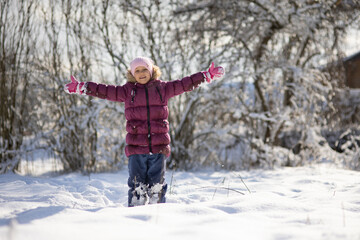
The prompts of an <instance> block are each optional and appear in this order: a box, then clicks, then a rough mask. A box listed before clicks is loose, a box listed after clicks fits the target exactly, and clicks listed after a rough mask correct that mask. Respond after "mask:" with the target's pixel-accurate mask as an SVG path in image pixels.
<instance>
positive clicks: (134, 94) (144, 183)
mask: <svg viewBox="0 0 360 240" xmlns="http://www.w3.org/2000/svg"><path fill="white" fill-rule="evenodd" d="M224 73H225V71H224V68H222V67H214V63H212V64H211V66H210V68H209V69H208V71H205V72H198V73H195V74H193V75H191V76H188V77H184V78H183V79H181V80H175V81H170V82H164V81H161V80H159V78H160V76H161V72H160V69H159V67H157V66H156V65H154V63H153V61H152V60H151V59H149V58H146V57H137V58H135V59H134V60H133V61H132V62H131V63H130V69H129V70H128V73H127V78H128V82H127V83H126V84H125V85H123V86H112V85H104V84H98V83H94V82H80V83H79V82H78V81H77V80H76V79H75V77H73V76H71V83H68V84H66V85H65V91H66V92H67V93H70V94H72V93H76V94H80V95H85V94H86V95H89V96H93V97H99V98H102V99H107V100H110V101H116V102H124V103H125V118H126V120H127V123H126V131H127V135H126V144H127V145H126V147H125V153H126V156H127V157H128V158H129V163H128V168H129V179H128V185H129V188H130V189H129V198H128V204H129V206H138V205H145V204H148V203H150V204H152V203H164V202H165V194H166V189H167V184H166V183H165V179H164V174H165V163H166V158H167V157H168V156H169V155H170V136H169V133H168V132H169V123H168V121H167V119H168V115H169V112H168V106H167V104H168V100H169V99H170V98H172V97H174V96H176V95H179V94H182V93H184V92H188V91H191V90H193V89H194V88H196V87H198V86H199V84H200V83H202V82H204V81H205V80H206V81H207V82H210V81H211V80H214V79H216V78H221V77H222V76H223V75H224Z"/></svg>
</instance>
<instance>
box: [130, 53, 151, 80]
mask: <svg viewBox="0 0 360 240" xmlns="http://www.w3.org/2000/svg"><path fill="white" fill-rule="evenodd" d="M153 64H154V62H153V61H152V60H151V59H150V58H147V57H137V58H135V59H134V60H132V61H131V63H130V68H131V74H132V75H133V76H134V73H135V69H136V68H137V67H139V66H143V67H146V69H147V70H149V72H150V76H152V74H153Z"/></svg>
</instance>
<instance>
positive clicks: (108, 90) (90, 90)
mask: <svg viewBox="0 0 360 240" xmlns="http://www.w3.org/2000/svg"><path fill="white" fill-rule="evenodd" d="M64 90H65V92H67V93H69V94H79V95H85V94H86V95H89V96H93V97H98V98H102V99H107V100H110V101H117V102H124V101H125V99H126V96H127V93H126V90H125V87H124V86H113V85H105V84H98V83H94V82H78V81H77V80H76V78H75V77H74V76H71V83H68V84H66V85H65V89H64Z"/></svg>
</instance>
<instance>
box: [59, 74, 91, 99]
mask: <svg viewBox="0 0 360 240" xmlns="http://www.w3.org/2000/svg"><path fill="white" fill-rule="evenodd" d="M84 84H85V83H84V82H80V83H79V82H78V81H77V80H76V78H75V77H74V76H71V83H68V84H66V85H65V88H64V90H65V92H67V93H69V94H74V93H76V94H80V95H81V94H85V93H86V89H85V87H84Z"/></svg>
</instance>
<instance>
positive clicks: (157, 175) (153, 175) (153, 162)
mask: <svg viewBox="0 0 360 240" xmlns="http://www.w3.org/2000/svg"><path fill="white" fill-rule="evenodd" d="M128 167H129V179H128V185H129V188H130V189H129V199H128V204H129V207H132V206H137V205H145V204H148V203H150V204H151V203H165V201H166V199H165V194H166V190H167V184H166V183H165V178H164V175H165V169H166V157H165V155H164V154H160V153H159V154H152V155H150V154H134V155H131V156H129V164H128Z"/></svg>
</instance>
